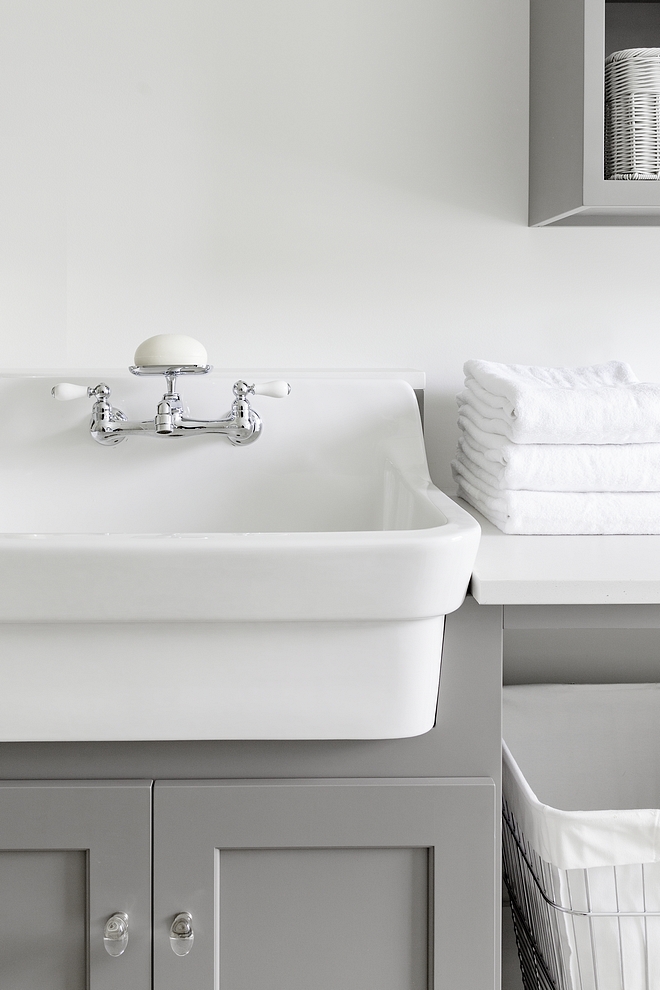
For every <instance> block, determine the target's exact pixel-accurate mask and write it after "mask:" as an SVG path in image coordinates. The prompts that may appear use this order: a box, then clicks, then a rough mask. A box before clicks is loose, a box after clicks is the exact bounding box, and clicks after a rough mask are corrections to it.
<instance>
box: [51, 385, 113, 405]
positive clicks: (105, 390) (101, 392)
mask: <svg viewBox="0 0 660 990" xmlns="http://www.w3.org/2000/svg"><path fill="white" fill-rule="evenodd" d="M50 394H51V395H52V396H53V398H54V399H59V401H60V402H70V401H71V399H85V398H86V399H97V400H98V399H107V397H108V396H109V395H110V388H109V387H108V386H107V385H105V384H104V383H103V382H101V383H100V384H99V385H95V386H94V387H93V388H92V386H91V385H90V386H89V387H88V386H87V385H72V384H71V382H60V384H59V385H53V387H52V388H51V390H50Z"/></svg>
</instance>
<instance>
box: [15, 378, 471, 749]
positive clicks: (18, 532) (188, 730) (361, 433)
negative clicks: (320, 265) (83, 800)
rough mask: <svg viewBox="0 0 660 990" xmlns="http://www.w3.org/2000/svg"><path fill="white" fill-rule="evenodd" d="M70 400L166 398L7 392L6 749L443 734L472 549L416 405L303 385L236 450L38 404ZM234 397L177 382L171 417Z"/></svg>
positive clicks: (467, 522) (40, 385)
mask: <svg viewBox="0 0 660 990" xmlns="http://www.w3.org/2000/svg"><path fill="white" fill-rule="evenodd" d="M64 377H66V378H68V380H69V381H70V382H72V383H74V384H79V385H86V386H91V387H94V386H96V385H97V383H98V382H100V381H102V382H104V383H106V384H107V385H108V386H109V387H110V389H111V390H112V401H113V402H115V401H116V404H117V406H120V407H121V408H122V409H123V408H124V406H126V407H130V410H131V414H132V416H133V415H135V416H137V417H139V416H149V415H152V414H153V409H154V406H155V405H156V404H157V402H158V397H159V392H162V382H159V381H156V380H154V379H141V380H139V379H135V378H132V377H131V376H130V375H128V374H121V373H116V372H98V371H97V372H94V373H91V374H89V375H88V374H85V375H83V376H81V373H80V372H79V371H78V372H73V373H71V372H69V373H64V374H62V373H60V374H58V375H57V376H53V375H44V374H34V375H14V374H6V375H3V376H0V403H1V404H2V409H3V418H4V428H3V431H2V434H1V436H0V473H1V475H2V480H1V484H0V561H1V563H2V570H1V574H2V595H0V672H1V676H2V688H3V689H2V700H1V701H0V740H4V741H10V740H11V741H27V740H34V741H38V740H43V741H47V740H64V741H67V740H70V741H73V740H129V739H132V740H141V739H142V740H158V739H160V740H164V739H342V738H343V739H361V738H399V737H406V736H414V735H418V734H421V733H423V732H426V731H428V730H429V729H430V728H431V727H432V726H433V724H434V721H435V712H436V703H437V695H438V685H439V675H440V657H441V649H442V637H443V626H444V616H445V614H446V613H448V612H451V611H454V610H455V609H457V608H458V607H459V606H460V604H461V602H462V601H463V598H464V595H465V591H466V588H467V584H468V580H469V578H470V574H471V570H472V565H473V562H474V558H475V555H476V550H477V546H478V542H479V526H478V524H477V523H476V522H475V521H474V520H473V519H472V518H471V517H470V516H469V515H468V514H467V513H466V512H465V511H464V510H463V509H462V508H461V507H460V506H457V505H456V503H455V502H453V501H452V500H451V499H449V498H448V497H447V496H445V495H444V494H443V493H442V492H440V491H439V490H438V489H437V488H435V486H434V485H433V484H432V482H431V480H430V478H429V473H428V467H427V462H426V455H425V451H424V443H423V437H422V431H421V423H420V417H419V411H418V406H417V401H416V398H415V394H414V391H413V389H412V388H411V386H410V384H408V382H406V381H404V380H400V379H392V378H383V379H379V378H373V377H365V378H356V377H355V376H354V375H352V376H350V377H346V378H341V377H336V376H335V377H330V378H323V377H322V376H319V375H317V376H314V375H313V374H311V373H310V375H309V377H293V378H292V379H291V381H292V389H291V394H290V395H289V396H288V398H287V399H286V400H285V401H282V402H272V401H271V400H270V399H268V398H259V403H258V409H259V414H260V416H261V420H262V422H263V431H262V435H261V436H260V438H259V442H258V443H255V444H254V445H251V446H246V447H243V448H238V447H235V446H232V444H231V443H229V442H227V439H226V438H225V437H221V436H192V437H185V439H179V438H178V437H170V438H167V439H166V440H163V439H162V438H161V437H159V436H153V437H144V438H143V437H132V436H131V437H129V438H128V439H127V440H126V442H124V443H120V444H117V445H116V446H101V445H99V444H96V443H94V442H93V440H92V439H91V438H90V433H89V425H88V424H89V414H90V409H89V403H88V402H86V401H84V400H81V401H75V402H67V403H56V402H54V401H53V399H52V397H51V389H52V387H53V386H54V385H56V384H57V383H59V382H61V381H62V379H63V378H64ZM263 377H264V378H265V377H267V376H263ZM233 380H234V379H233V378H231V377H229V376H228V375H227V374H222V373H211V374H209V375H206V376H204V377H202V378H194V377H193V378H190V379H189V380H186V381H185V382H182V383H181V389H180V391H181V397H182V400H183V402H184V403H189V405H190V406H191V407H192V406H194V409H195V413H196V414H197V415H199V416H207V417H210V418H214V417H215V418H217V417H218V416H220V415H224V414H225V413H226V410H227V408H228V407H229V406H230V405H231V398H232V383H233ZM267 394H268V393H266V395H267ZM255 404H256V399H255Z"/></svg>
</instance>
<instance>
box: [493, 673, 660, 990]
mask: <svg viewBox="0 0 660 990" xmlns="http://www.w3.org/2000/svg"><path fill="white" fill-rule="evenodd" d="M504 735H505V739H504V740H503V744H502V755H503V764H502V793H503V808H502V813H503V822H502V825H503V828H502V847H503V879H504V883H505V885H506V887H507V890H508V892H509V896H510V899H511V909H512V914H513V922H514V930H515V935H516V942H517V945H518V954H519V957H520V964H521V969H522V975H523V984H524V987H525V990H660V802H659V800H658V799H659V797H660V684H605V685H585V684H579V685H555V684H553V685H518V686H514V687H505V688H504ZM510 747H511V748H510ZM514 754H515V755H514ZM523 767H524V768H525V769H524V772H523V769H522V768H523ZM537 795H538V796H537ZM571 809H586V810H571ZM588 809H592V810H588Z"/></svg>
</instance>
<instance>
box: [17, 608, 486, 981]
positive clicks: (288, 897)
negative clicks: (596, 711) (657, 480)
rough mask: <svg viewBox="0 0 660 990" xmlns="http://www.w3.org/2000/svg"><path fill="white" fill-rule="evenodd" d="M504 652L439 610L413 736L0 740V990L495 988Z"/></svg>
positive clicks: (468, 611)
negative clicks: (438, 632) (180, 934)
mask: <svg viewBox="0 0 660 990" xmlns="http://www.w3.org/2000/svg"><path fill="white" fill-rule="evenodd" d="M501 637H502V610H501V608H500V607H491V606H479V605H477V604H476V603H475V602H474V600H473V599H468V600H467V601H466V602H465V603H464V605H463V606H462V607H461V609H459V610H458V611H457V612H455V613H452V614H451V615H450V616H448V617H447V626H446V632H445V641H444V649H443V658H442V673H441V691H440V698H439V705H438V718H437V724H436V726H435V727H434V728H433V729H432V730H431V731H430V732H428V733H426V734H425V735H422V736H418V737H414V738H411V739H385V740H358V741H351V740H314V741H311V742H309V741H300V740H299V741H287V740H279V741H278V740H273V741H265V740H261V741H240V740H234V741H232V740H228V741H224V742H223V741H218V742H209V741H205V742H200V741H192V740H189V741H184V742H166V743H114V744H112V743H110V744H109V743H93V742H90V743H84V744H83V743H71V744H67V743H59V744H52V743H48V744H46V743H29V744H25V743H20V744H4V745H3V746H1V747H0V776H2V777H4V778H14V780H15V782H11V781H10V780H7V781H6V783H5V784H4V785H0V895H2V896H0V904H2V908H1V909H0V910H1V911H2V914H0V987H1V988H2V990H5V988H7V990H42V988H43V990H46V988H47V990H63V988H66V990H79V988H82V987H91V988H92V990H117V988H120V990H126V988H129V990H142V988H143V987H144V988H145V990H146V988H147V987H150V988H151V987H153V990H173V988H185V990H211V988H212V987H214V986H216V987H219V988H220V990H242V988H244V987H249V988H250V990H297V988H298V987H304V988H305V990H310V988H311V987H313V988H314V990H328V988H331V990H352V988H353V987H355V988H358V987H359V990H371V988H372V987H373V988H374V990H389V988H390V987H393V988H396V990H418V988H419V987H423V988H424V990H431V988H434V990H445V988H451V990H495V988H496V987H497V986H498V985H499V983H498V980H499V939H498V924H499V919H498V908H499V877H498V863H499V819H500V816H499V814H498V794H499V781H500V754H501V720H500V697H501ZM63 776H67V777H70V778H81V779H80V780H79V782H77V783H76V782H73V783H71V782H63V781H61V780H59V779H57V778H61V777H63ZM111 776H117V777H122V778H126V780H125V781H124V782H122V781H114V782H113V781H109V780H104V779H103V778H108V777H111ZM30 778H32V779H30ZM37 778H39V779H37ZM46 778H50V780H49V779H46ZM131 778H134V779H131ZM138 778H140V779H138ZM94 781H97V782H94ZM153 781H155V783H152V782H153ZM152 840H153V850H152ZM152 851H153V857H152ZM152 878H153V888H152ZM152 895H153V912H152ZM117 911H123V912H126V914H128V915H129V921H130V926H131V927H130V939H129V945H128V948H127V950H126V952H125V954H124V955H123V956H120V957H119V958H117V959H112V958H110V957H109V956H108V955H107V953H106V952H105V950H104V948H103V945H102V928H103V924H104V922H105V920H107V918H108V917H109V916H110V915H111V914H113V913H114V912H117ZM181 912H189V913H190V914H191V915H192V919H193V929H194V933H195V939H194V943H193V947H192V949H191V951H190V953H189V954H188V955H187V956H176V955H175V954H174V952H173V951H172V948H171V946H170V940H169V929H170V926H171V924H172V921H173V919H174V918H175V916H176V915H177V914H179V913H181ZM152 946H153V967H154V970H153V973H152V968H151V967H152V956H151V954H152ZM21 967H22V969H21ZM152 978H153V983H152Z"/></svg>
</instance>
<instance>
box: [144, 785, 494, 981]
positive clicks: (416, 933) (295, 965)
mask: <svg viewBox="0 0 660 990" xmlns="http://www.w3.org/2000/svg"><path fill="white" fill-rule="evenodd" d="M495 810H496V809H495V787H494V785H493V782H492V780H490V779H489V778H451V779H447V778H444V779H437V778H420V779H387V780H384V779H378V780H373V779H328V780H261V781H256V780H251V781H246V780H244V781H223V782H214V781H198V782H185V781H170V782H168V781H163V782H157V783H156V784H155V792H154V986H155V987H156V988H157V990H207V988H208V990H212V988H216V990H310V988H312V987H313V988H314V990H430V988H435V990H441V988H442V990H445V988H446V990H492V988H494V987H495V986H496V973H495V965H496V958H497V953H496V945H495V935H496V932H495V928H496V925H495V901H496V894H495V892H496V883H495V871H496V853H495V847H496V824H495V820H496V815H495ZM184 911H185V912H189V913H190V914H191V915H192V919H193V928H194V934H195V939H194V943H193V945H192V948H191V950H190V952H189V954H188V955H186V956H181V957H180V956H177V955H175V954H174V952H173V951H172V948H171V946H170V940H169V930H170V926H171V924H172V921H173V919H174V917H175V916H176V915H177V914H178V913H179V912H184Z"/></svg>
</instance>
